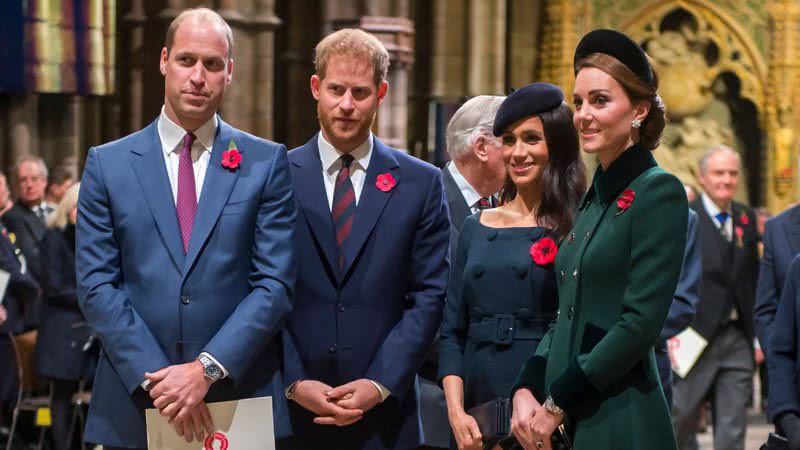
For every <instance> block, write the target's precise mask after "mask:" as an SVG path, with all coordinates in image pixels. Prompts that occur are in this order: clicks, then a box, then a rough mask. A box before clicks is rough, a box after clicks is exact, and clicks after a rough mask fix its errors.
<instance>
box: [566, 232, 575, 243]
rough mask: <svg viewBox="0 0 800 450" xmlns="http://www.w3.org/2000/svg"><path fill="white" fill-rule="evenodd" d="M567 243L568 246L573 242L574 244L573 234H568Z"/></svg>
mask: <svg viewBox="0 0 800 450" xmlns="http://www.w3.org/2000/svg"><path fill="white" fill-rule="evenodd" d="M568 241H569V243H570V244H572V243H573V242H575V233H570V234H569V239H568Z"/></svg>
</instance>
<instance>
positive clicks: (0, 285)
mask: <svg viewBox="0 0 800 450" xmlns="http://www.w3.org/2000/svg"><path fill="white" fill-rule="evenodd" d="M10 280H11V274H10V273H8V272H6V271H5V270H3V269H0V305H2V304H3V300H5V299H6V290H7V289H8V282H9V281H10Z"/></svg>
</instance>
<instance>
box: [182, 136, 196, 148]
mask: <svg viewBox="0 0 800 450" xmlns="http://www.w3.org/2000/svg"><path fill="white" fill-rule="evenodd" d="M195 139H196V136H195V135H194V133H191V132H190V133H186V135H184V136H183V140H182V141H181V142H182V143H183V145H182V146H181V153H183V152H185V151H187V150H188V151H190V152H191V151H192V145H194V140H195Z"/></svg>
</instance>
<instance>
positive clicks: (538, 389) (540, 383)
mask: <svg viewBox="0 0 800 450" xmlns="http://www.w3.org/2000/svg"><path fill="white" fill-rule="evenodd" d="M546 369H547V360H546V359H545V358H544V357H543V356H533V357H531V358H529V359H528V360H527V361H526V362H525V365H524V366H522V370H521V371H520V372H519V375H518V376H517V380H516V381H515V382H514V386H513V387H512V388H511V397H510V398H514V393H515V392H517V389H520V388H528V389H530V390H531V392H532V393H533V396H534V397H536V400H538V401H539V402H540V403H541V402H543V401H544V398H545V395H544V393H545V387H544V374H545V370H546ZM556 404H557V405H558V403H556ZM558 406H561V405H558Z"/></svg>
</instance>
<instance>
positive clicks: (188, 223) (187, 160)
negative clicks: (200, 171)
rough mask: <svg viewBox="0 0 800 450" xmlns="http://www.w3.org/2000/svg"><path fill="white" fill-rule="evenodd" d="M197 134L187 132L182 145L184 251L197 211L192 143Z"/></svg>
mask: <svg viewBox="0 0 800 450" xmlns="http://www.w3.org/2000/svg"><path fill="white" fill-rule="evenodd" d="M194 139H195V136H194V134H192V133H186V136H184V137H183V146H182V147H181V153H180V160H179V161H180V163H179V164H178V202H177V204H176V205H175V206H176V208H177V210H178V223H179V224H180V226H181V236H182V237H183V251H184V253H186V252H187V251H188V250H189V240H190V239H191V238H192V225H194V215H195V213H196V212H197V190H196V189H195V184H194V166H193V165H192V144H193V143H194Z"/></svg>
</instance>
